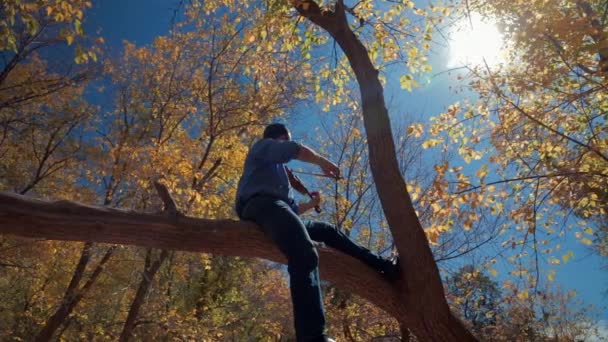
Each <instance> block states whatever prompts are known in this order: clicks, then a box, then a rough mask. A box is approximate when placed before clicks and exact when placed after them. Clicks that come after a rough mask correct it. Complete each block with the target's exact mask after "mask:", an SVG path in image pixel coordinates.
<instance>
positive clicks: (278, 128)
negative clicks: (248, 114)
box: [264, 123, 291, 140]
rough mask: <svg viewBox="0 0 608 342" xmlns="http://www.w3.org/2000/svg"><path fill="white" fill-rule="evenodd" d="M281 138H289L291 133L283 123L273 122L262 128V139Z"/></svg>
mask: <svg viewBox="0 0 608 342" xmlns="http://www.w3.org/2000/svg"><path fill="white" fill-rule="evenodd" d="M266 138H270V139H282V140H291V134H290V133H289V130H288V129H287V127H285V125H283V124H280V123H273V124H270V125H268V126H266V128H265V129H264V139H266Z"/></svg>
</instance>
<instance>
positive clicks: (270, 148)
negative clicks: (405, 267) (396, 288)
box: [236, 123, 399, 342]
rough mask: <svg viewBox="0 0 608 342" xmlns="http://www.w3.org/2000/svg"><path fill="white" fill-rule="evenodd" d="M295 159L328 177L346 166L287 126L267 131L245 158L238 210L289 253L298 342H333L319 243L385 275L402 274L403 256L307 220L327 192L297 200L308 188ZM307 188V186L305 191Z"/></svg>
mask: <svg viewBox="0 0 608 342" xmlns="http://www.w3.org/2000/svg"><path fill="white" fill-rule="evenodd" d="M293 159H297V160H300V161H303V162H306V163H311V164H315V165H318V166H319V167H320V168H321V170H322V171H323V173H324V175H326V176H328V177H331V178H334V179H339V178H340V169H339V168H338V167H337V166H336V165H335V164H334V163H332V162H330V161H329V160H327V159H326V158H324V157H322V156H320V155H319V154H317V153H316V152H315V151H313V150H312V149H310V148H309V147H306V146H304V145H301V144H298V143H296V142H294V141H291V134H290V133H289V130H288V129H287V127H285V126H284V125H282V124H278V123H275V124H271V125H268V126H267V127H266V129H265V130H264V135H263V139H261V140H259V141H257V142H256V143H255V144H254V145H253V146H252V147H251V149H250V150H249V152H248V154H247V157H246V159H245V166H244V170H243V174H242V176H241V178H240V180H239V184H238V190H237V198H236V211H237V214H238V216H239V217H240V218H241V219H243V220H247V221H253V222H255V223H256V224H257V225H259V226H260V227H261V228H262V230H263V231H264V233H265V234H266V235H267V236H268V237H270V238H271V239H272V241H273V242H274V243H275V244H276V245H277V247H278V248H279V249H280V250H281V252H282V253H283V254H284V255H285V256H286V257H287V266H288V272H289V286H290V289H291V299H292V304H293V313H294V321H295V322H294V323H295V330H296V338H297V341H298V342H305V341H306V342H317V341H319V342H321V341H333V340H332V339H330V338H328V337H327V336H326V335H325V312H324V309H323V298H322V294H321V287H320V282H319V268H318V265H319V256H318V253H317V250H316V249H315V245H314V243H313V240H314V241H318V242H322V243H324V244H325V245H327V246H329V247H332V248H335V249H337V250H339V251H341V252H344V253H346V254H348V255H351V256H353V257H355V258H357V259H359V260H361V261H362V262H364V263H365V264H367V265H369V266H370V267H372V268H374V269H375V270H377V271H378V272H380V273H381V274H383V275H384V276H385V277H386V278H387V279H389V280H391V281H392V280H395V279H397V278H398V275H399V274H398V273H399V266H398V264H397V263H398V259H395V260H389V259H385V258H382V257H380V256H378V255H377V254H375V253H372V252H371V251H370V250H368V249H366V248H364V247H362V246H359V245H358V244H356V243H354V242H353V241H351V240H350V239H349V238H348V236H346V235H345V234H344V233H343V232H341V231H340V230H339V229H338V228H337V227H336V226H334V225H332V224H329V223H326V222H316V221H310V222H306V223H304V222H303V221H302V219H301V218H300V217H299V215H301V214H303V213H304V212H306V211H308V210H310V209H312V208H316V209H317V211H320V210H319V209H318V208H319V205H320V204H321V195H320V194H319V193H308V191H307V190H305V189H304V190H303V191H305V192H306V193H307V194H308V195H309V196H310V197H311V200H310V201H308V202H304V203H300V204H296V202H295V200H294V199H293V196H292V188H293V187H297V188H296V189H297V190H300V189H298V188H302V187H301V184H297V185H296V184H295V183H298V182H297V179H295V180H294V177H293V174H292V173H291V171H290V170H289V169H287V167H286V166H285V164H286V163H287V162H289V161H291V160H293ZM300 191H302V190H300Z"/></svg>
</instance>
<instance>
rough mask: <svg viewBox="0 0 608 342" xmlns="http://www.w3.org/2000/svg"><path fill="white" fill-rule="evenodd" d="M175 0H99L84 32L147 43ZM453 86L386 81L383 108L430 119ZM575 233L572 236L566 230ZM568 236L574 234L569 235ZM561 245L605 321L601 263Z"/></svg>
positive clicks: (118, 42)
mask: <svg viewBox="0 0 608 342" xmlns="http://www.w3.org/2000/svg"><path fill="white" fill-rule="evenodd" d="M177 5H178V1H176V0H165V1H162V0H148V1H143V0H137V1H133V0H130V1H118V0H104V1H96V2H93V8H92V9H91V10H89V11H88V13H87V18H86V20H85V30H86V31H87V32H89V33H93V34H95V33H96V34H98V35H101V36H102V37H104V39H105V41H106V48H107V49H108V53H109V54H110V55H112V54H116V53H119V52H120V49H121V47H122V41H123V40H128V41H131V42H133V43H135V44H137V45H140V46H141V45H145V44H149V43H151V42H152V40H153V39H154V37H156V36H158V35H163V34H167V33H168V30H169V28H170V25H171V20H172V17H173V15H174V9H175V8H176V7H177ZM447 56H448V50H447V49H446V48H438V47H436V48H435V51H434V55H432V56H431V62H432V64H433V74H437V73H441V72H442V71H445V70H447V69H448V67H447V65H448V57H447ZM456 86H458V83H457V81H456V79H455V76H454V73H452V74H450V73H441V74H440V75H437V76H434V77H431V78H430V83H428V84H425V85H423V86H422V87H421V88H419V89H415V90H414V92H411V93H410V92H407V91H405V90H401V89H400V87H399V84H398V81H397V82H395V81H394V80H392V81H390V80H389V83H388V84H387V87H386V89H385V95H386V99H387V104H388V105H389V108H390V109H391V110H395V112H399V113H408V114H413V115H414V116H415V117H429V116H432V115H436V114H438V113H440V112H442V111H444V110H445V109H446V108H447V106H449V105H450V104H452V103H454V102H456V101H458V100H460V99H462V98H463V96H467V93H455V92H454V91H453V89H451V87H456ZM570 233H571V234H572V235H574V232H570ZM572 237H573V236H572ZM573 240H575V239H569V241H570V242H567V241H564V243H563V245H564V246H563V249H564V250H573V251H574V255H575V257H574V259H573V260H572V261H570V262H568V263H566V264H564V265H562V266H560V267H559V268H558V273H557V275H556V282H557V283H559V284H560V285H561V286H562V287H563V288H564V289H567V290H569V289H573V290H576V291H577V292H578V293H579V294H580V296H581V298H582V299H583V300H585V301H586V302H587V303H593V304H594V305H596V306H598V307H599V308H600V310H601V317H600V319H603V320H605V321H608V311H607V310H606V308H605V307H606V306H607V304H608V300H607V296H606V295H605V294H603V293H602V292H603V291H604V290H605V289H608V272H605V271H604V270H602V269H601V260H600V258H599V257H598V256H596V255H594V254H592V253H590V251H589V250H588V249H587V248H586V247H585V246H583V245H581V244H580V243H577V242H572V241H573Z"/></svg>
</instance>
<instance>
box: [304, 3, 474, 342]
mask: <svg viewBox="0 0 608 342" xmlns="http://www.w3.org/2000/svg"><path fill="white" fill-rule="evenodd" d="M295 6H296V9H297V10H298V11H299V13H300V14H301V15H303V16H304V17H306V18H308V19H309V20H310V21H311V22H313V23H314V24H316V25H317V26H319V27H321V28H323V29H324V30H325V31H327V32H328V33H329V34H330V35H331V36H332V37H333V38H334V39H335V41H336V42H337V43H338V45H339V46H340V47H341V48H342V51H343V52H344V54H345V55H346V57H347V58H348V61H349V63H350V66H351V68H352V70H353V72H354V73H355V76H356V78H357V82H358V84H359V90H360V92H361V101H362V109H363V121H364V125H365V132H366V134H367V141H368V147H369V163H370V168H371V171H372V176H373V178H374V183H375V185H376V190H377V192H378V196H379V198H380V202H381V203H382V208H383V210H384V214H385V216H386V219H387V221H388V225H389V227H390V229H391V233H392V235H393V239H394V242H395V245H396V247H397V250H398V251H399V255H400V258H401V265H402V271H403V272H402V277H401V281H400V282H399V283H398V284H397V285H396V288H397V289H398V292H399V299H398V301H399V303H400V304H401V305H402V306H401V310H400V313H399V314H398V316H397V317H396V318H397V320H399V322H400V324H401V327H402V329H401V330H402V334H403V335H404V336H406V333H407V330H408V329H409V330H410V331H412V332H413V333H414V335H416V337H417V338H418V339H419V340H421V341H468V340H474V337H473V336H472V335H471V333H470V332H469V331H468V330H467V329H466V328H465V327H464V326H463V325H462V324H461V322H460V321H459V320H458V319H457V318H456V317H454V316H453V315H452V313H451V312H450V309H449V307H448V304H447V301H446V299H445V294H444V291H443V285H442V282H441V277H440V275H439V270H438V268H437V264H436V263H435V259H434V258H433V254H432V252H431V249H430V247H429V245H428V241H427V239H426V236H425V234H424V230H423V229H422V225H421V224H420V221H419V219H418V216H417V214H416V211H415V209H414V206H413V205H412V201H411V199H410V196H409V194H408V192H407V188H406V184H405V180H404V179H403V176H402V175H401V173H400V171H399V166H398V163H397V157H396V153H395V144H394V142H393V135H392V131H391V126H390V120H389V116H388V111H387V109H386V106H385V102H384V95H383V89H382V84H381V83H380V79H379V78H378V70H376V68H375V67H374V65H373V63H372V61H371V59H370V57H369V54H368V52H367V50H366V48H365V46H363V44H362V43H361V41H360V40H359V39H358V38H357V37H356V36H355V34H354V33H353V31H352V30H351V28H350V27H349V25H348V21H347V17H346V12H345V7H344V3H343V0H338V1H337V2H336V6H335V10H334V11H333V12H332V11H325V10H321V8H319V6H318V5H317V4H316V3H315V2H314V1H311V0H306V1H295ZM406 308H407V310H406Z"/></svg>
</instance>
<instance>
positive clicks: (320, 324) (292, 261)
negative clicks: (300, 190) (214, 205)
mask: <svg viewBox="0 0 608 342" xmlns="http://www.w3.org/2000/svg"><path fill="white" fill-rule="evenodd" d="M242 216H243V218H244V219H249V220H252V221H254V222H256V223H257V224H258V225H259V226H260V227H262V229H263V230H264V232H265V233H266V234H267V235H268V236H269V237H270V238H271V239H272V240H273V241H274V243H275V244H276V245H277V247H278V248H279V249H280V250H281V252H283V254H284V255H285V256H286V257H287V261H288V263H287V265H288V271H289V285H290V289H291V299H292V303H293V312H294V321H295V328H296V337H297V340H298V341H320V340H322V338H323V333H324V330H325V313H324V309H323V298H322V294H321V287H320V282H319V268H318V263H319V256H318V254H317V251H316V249H315V248H314V246H313V242H312V241H311V239H310V237H309V236H308V232H307V231H306V227H305V226H304V224H303V223H302V221H301V220H300V218H299V217H298V216H297V215H296V214H295V213H294V212H293V211H292V210H291V208H290V207H289V205H287V204H286V203H285V202H283V201H281V200H278V199H275V198H272V197H266V196H257V197H255V198H253V199H251V200H250V201H249V202H248V203H247V205H246V206H245V208H244V209H243V215H242Z"/></svg>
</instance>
